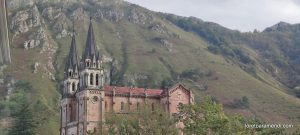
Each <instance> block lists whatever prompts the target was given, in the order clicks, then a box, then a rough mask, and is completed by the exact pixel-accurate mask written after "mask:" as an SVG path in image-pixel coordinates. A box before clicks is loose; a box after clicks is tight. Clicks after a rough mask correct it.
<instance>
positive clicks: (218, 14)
mask: <svg viewBox="0 0 300 135" xmlns="http://www.w3.org/2000/svg"><path fill="white" fill-rule="evenodd" d="M126 1H128V2H131V3H135V4H138V5H141V6H143V7H146V8H148V9H150V10H154V11H160V12H167V13H173V14H176V15H181V16H195V17H198V18H200V19H203V20H205V21H212V22H216V23H219V24H221V25H223V26H225V27H228V28H231V29H238V30H241V31H252V30H253V29H259V30H263V29H265V28H266V27H269V26H272V25H274V24H276V23H278V22H280V21H284V22H288V23H299V22H300V2H299V0H126Z"/></svg>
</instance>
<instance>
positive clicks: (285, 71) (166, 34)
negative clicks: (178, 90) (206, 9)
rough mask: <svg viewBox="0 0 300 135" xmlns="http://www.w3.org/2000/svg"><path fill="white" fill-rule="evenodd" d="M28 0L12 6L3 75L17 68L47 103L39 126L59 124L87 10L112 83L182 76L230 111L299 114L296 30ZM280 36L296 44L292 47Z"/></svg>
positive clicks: (145, 83)
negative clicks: (242, 28)
mask: <svg viewBox="0 0 300 135" xmlns="http://www.w3.org/2000/svg"><path fill="white" fill-rule="evenodd" d="M29 7H32V8H11V9H10V10H9V16H8V19H9V22H10V23H9V24H10V25H11V27H10V32H11V33H12V34H11V36H10V39H11V40H12V46H11V47H12V48H11V52H12V53H11V54H12V63H11V64H10V65H8V68H6V69H5V71H4V73H5V75H4V76H3V78H4V79H5V78H7V76H13V77H14V78H16V79H17V80H26V81H28V82H29V83H30V84H31V85H32V86H33V90H32V91H31V92H30V95H31V96H32V97H33V98H32V103H33V104H34V105H36V104H38V105H39V106H42V107H44V108H46V109H44V110H39V108H37V109H36V110H35V111H36V114H37V116H38V118H39V119H41V120H42V121H43V122H41V124H40V125H39V126H38V133H40V134H44V133H49V134H57V132H58V130H57V129H58V123H59V122H58V119H59V116H58V107H57V103H58V101H59V100H58V99H59V93H60V89H59V88H60V81H61V80H62V77H63V74H64V73H63V70H60V69H64V68H63V67H64V63H65V58H66V54H67V52H68V51H69V50H68V49H69V45H70V44H71V38H70V35H71V33H72V32H71V31H72V25H73V23H72V22H75V28H76V32H75V33H76V41H77V47H78V48H77V49H78V52H79V56H81V55H80V54H81V53H82V51H83V47H84V45H85V38H86V32H87V26H88V22H89V17H90V16H92V17H93V26H94V32H95V36H96V37H97V38H96V43H97V46H98V48H100V52H101V53H102V54H103V55H104V56H103V57H104V58H105V59H104V61H105V63H106V64H105V65H106V72H107V75H106V78H107V80H110V82H107V85H108V84H111V85H122V86H138V87H149V88H151V87H155V88H158V87H161V86H162V82H165V83H164V84H168V83H174V82H178V81H180V82H183V83H185V84H186V85H187V86H188V87H189V88H190V89H192V90H193V91H194V93H195V95H196V98H197V101H200V102H201V97H202V96H203V95H211V96H213V97H214V98H215V99H216V100H217V101H219V102H221V103H223V105H224V106H225V109H226V112H227V113H230V114H235V113H238V114H242V115H244V116H247V117H258V118H260V119H263V120H265V121H267V122H283V123H285V122H292V123H294V124H297V123H298V122H299V118H300V116H299V113H297V112H299V109H300V101H299V99H298V98H296V96H297V89H295V88H296V87H297V84H298V82H300V81H299V80H297V79H295V80H294V81H295V82H292V81H290V80H289V79H291V78H292V77H293V76H294V78H297V77H298V74H299V73H298V69H297V67H298V63H296V62H297V59H294V60H292V58H294V57H293V56H294V55H295V56H297V55H296V54H297V49H298V47H297V46H296V44H297V43H298V41H297V40H298V39H297V38H295V36H296V34H297V33H293V32H290V31H289V32H287V33H284V32H277V31H271V32H264V31H263V32H251V33H250V32H244V33H241V32H239V31H236V30H230V29H228V28H225V27H223V26H221V25H219V24H216V23H210V22H205V21H202V20H199V19H196V18H191V17H178V16H175V15H171V14H163V13H158V12H153V11H150V10H147V9H145V8H142V7H140V6H137V5H134V4H129V3H127V2H122V1H105V0H104V1H94V0H89V1H87V2H82V1H81V2H77V1H74V2H72V3H64V2H62V3H51V2H48V3H47V2H46V3H33V4H32V5H29ZM73 20H76V21H73ZM285 27H286V26H285ZM296 32H297V31H296ZM277 39H278V40H277ZM279 39H282V40H283V41H287V42H283V43H288V44H287V46H289V47H294V48H295V49H294V50H292V51H293V53H291V54H289V53H288V52H290V51H291V50H288V49H286V48H284V47H283V46H282V43H281V42H282V41H279ZM292 39H293V40H292ZM292 54H293V55H292ZM293 62H295V63H293ZM290 69H292V70H290ZM2 85H3V84H2ZM2 93H5V89H3V90H2ZM243 97H247V98H248V99H249V108H241V107H239V106H238V105H237V103H236V101H239V99H241V98H243ZM37 101H38V102H37ZM43 113H45V114H47V115H44V114H43Z"/></svg>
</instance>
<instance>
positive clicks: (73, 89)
mask: <svg viewBox="0 0 300 135" xmlns="http://www.w3.org/2000/svg"><path fill="white" fill-rule="evenodd" d="M72 91H75V83H74V82H73V83H72Z"/></svg>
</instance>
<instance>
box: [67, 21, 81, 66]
mask: <svg viewBox="0 0 300 135" xmlns="http://www.w3.org/2000/svg"><path fill="white" fill-rule="evenodd" d="M77 66H78V61H77V49H76V40H75V28H74V23H73V34H72V41H71V46H70V51H69V56H68V59H67V65H66V71H67V70H69V69H72V70H74V71H75V70H77V69H78V67H77Z"/></svg>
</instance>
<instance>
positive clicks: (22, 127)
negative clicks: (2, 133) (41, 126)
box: [8, 105, 36, 135]
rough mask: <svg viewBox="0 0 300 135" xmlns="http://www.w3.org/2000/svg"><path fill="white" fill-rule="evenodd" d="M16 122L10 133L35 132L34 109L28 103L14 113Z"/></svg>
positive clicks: (16, 134) (21, 134) (29, 134)
mask: <svg viewBox="0 0 300 135" xmlns="http://www.w3.org/2000/svg"><path fill="white" fill-rule="evenodd" d="M13 117H14V118H15V121H14V124H13V126H12V127H11V129H10V130H9V133H8V135H34V134H35V127H36V126H35V121H34V119H33V114H32V110H31V109H30V108H29V106H28V105H25V106H24V107H22V109H21V110H20V111H19V112H18V113H16V114H14V116H13Z"/></svg>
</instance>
